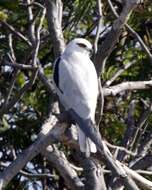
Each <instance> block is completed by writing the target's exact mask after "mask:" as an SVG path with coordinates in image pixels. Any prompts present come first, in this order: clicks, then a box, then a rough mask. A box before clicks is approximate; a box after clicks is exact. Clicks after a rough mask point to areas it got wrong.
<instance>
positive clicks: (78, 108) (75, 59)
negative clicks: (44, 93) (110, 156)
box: [53, 38, 99, 157]
mask: <svg viewBox="0 0 152 190" xmlns="http://www.w3.org/2000/svg"><path fill="white" fill-rule="evenodd" d="M91 51H92V45H91V43H90V42H89V41H88V40H86V39H84V38H75V39H73V40H72V41H70V42H69V43H68V44H67V46H66V48H65V50H64V51H63V53H62V54H61V55H60V56H59V57H58V58H57V59H56V61H55V64H54V65H55V66H54V71H53V81H54V86H55V90H56V93H57V95H58V97H59V101H60V103H61V104H62V105H63V107H64V108H65V110H66V111H67V112H68V111H69V112H70V111H71V116H72V117H73V119H74V120H75V123H76V126H77V130H78V142H79V146H80V151H81V152H83V153H84V154H85V155H86V157H89V156H90V154H91V153H95V152H96V151H97V147H96V145H95V143H94V142H93V141H92V140H91V139H90V137H89V136H90V131H94V128H95V111H96V105H97V98H98V93H99V92H98V91H99V89H98V77H97V72H96V69H95V66H94V64H93V62H92V61H91V59H90V52H91ZM88 134H89V135H88ZM95 136H96V135H94V138H95Z"/></svg>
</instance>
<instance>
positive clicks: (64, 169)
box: [41, 146, 84, 190]
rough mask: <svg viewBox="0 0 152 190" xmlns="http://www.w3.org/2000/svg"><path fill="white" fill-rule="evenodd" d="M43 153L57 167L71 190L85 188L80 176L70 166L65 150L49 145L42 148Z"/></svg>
mask: <svg viewBox="0 0 152 190" xmlns="http://www.w3.org/2000/svg"><path fill="white" fill-rule="evenodd" d="M41 154H42V155H43V156H45V157H46V159H47V160H48V161H49V162H50V163H51V165H52V166H53V167H54V168H56V170H57V171H58V172H59V173H60V175H61V176H62V177H63V179H64V180H65V183H66V185H67V186H68V187H69V188H70V189H71V190H80V189H84V184H83V183H82V182H81V180H80V179H79V178H78V176H77V173H76V172H75V170H74V169H73V168H72V167H71V166H70V164H69V162H68V160H67V159H66V157H65V155H64V153H63V152H59V151H58V150H57V149H53V148H52V146H48V147H47V148H46V149H43V150H42V152H41Z"/></svg>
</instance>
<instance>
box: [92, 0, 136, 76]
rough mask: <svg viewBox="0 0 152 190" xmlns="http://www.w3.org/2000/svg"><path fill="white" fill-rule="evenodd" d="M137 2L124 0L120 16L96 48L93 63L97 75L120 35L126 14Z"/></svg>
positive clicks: (126, 17)
mask: <svg viewBox="0 0 152 190" xmlns="http://www.w3.org/2000/svg"><path fill="white" fill-rule="evenodd" d="M137 2H138V0H128V1H125V5H124V7H123V10H122V12H121V14H120V16H119V17H118V18H117V19H116V20H115V22H114V23H113V25H112V28H111V31H110V32H109V33H108V34H107V36H106V38H105V40H104V41H103V43H102V45H101V47H100V48H99V49H98V51H97V54H96V57H95V65H96V69H97V72H98V75H100V73H101V68H102V64H103V61H104V60H105V58H106V57H108V56H109V55H110V53H111V52H112V50H113V48H114V46H115V44H116V43H117V41H118V38H119V36H120V33H121V29H122V27H123V26H124V24H125V23H126V21H127V19H128V15H129V14H130V13H131V12H132V10H133V9H134V8H135V6H136V4H137Z"/></svg>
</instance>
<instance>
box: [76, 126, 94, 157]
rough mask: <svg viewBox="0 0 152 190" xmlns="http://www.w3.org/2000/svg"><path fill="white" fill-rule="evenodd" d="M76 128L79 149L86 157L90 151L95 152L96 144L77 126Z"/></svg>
mask: <svg viewBox="0 0 152 190" xmlns="http://www.w3.org/2000/svg"><path fill="white" fill-rule="evenodd" d="M77 128H78V140H79V145H80V150H81V152H84V153H85V155H86V157H89V156H90V153H91V152H92V153H95V152H97V148H96V145H95V144H94V143H93V142H92V141H91V139H90V138H88V137H87V136H86V135H85V134H84V132H83V131H82V130H81V129H80V127H79V126H77Z"/></svg>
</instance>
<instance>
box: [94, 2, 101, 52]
mask: <svg viewBox="0 0 152 190" xmlns="http://www.w3.org/2000/svg"><path fill="white" fill-rule="evenodd" d="M97 7H98V13H99V15H98V17H99V19H98V25H97V31H96V36H95V40H94V54H96V53H97V50H98V40H99V36H100V30H101V22H102V19H101V18H102V9H101V0H97Z"/></svg>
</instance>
